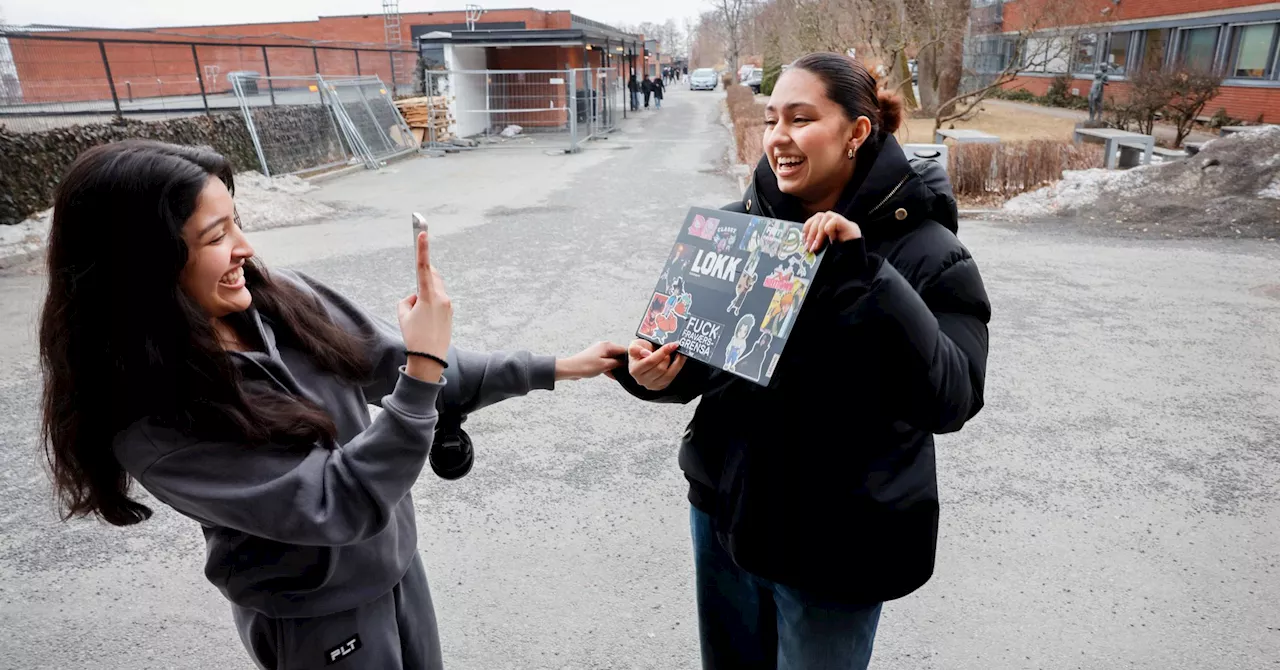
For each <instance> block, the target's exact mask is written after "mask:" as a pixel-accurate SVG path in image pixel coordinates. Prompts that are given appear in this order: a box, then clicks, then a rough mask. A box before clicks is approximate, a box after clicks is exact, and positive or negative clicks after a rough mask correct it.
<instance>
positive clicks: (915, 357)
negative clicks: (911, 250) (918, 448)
mask: <svg viewBox="0 0 1280 670" xmlns="http://www.w3.org/2000/svg"><path fill="white" fill-rule="evenodd" d="M952 239H954V238H952ZM853 244H854V245H855V246H856V247H857V248H856V249H842V250H841V251H842V252H844V253H841V254H840V261H842V262H843V263H844V264H848V265H852V264H862V265H863V267H862V268H861V271H856V270H855V271H853V272H851V273H849V274H844V273H843V272H842V274H844V276H858V277H861V281H852V282H846V283H845V284H844V285H842V286H841V288H840V289H839V290H837V291H836V292H835V294H834V295H833V301H834V302H835V304H834V305H833V307H835V308H836V309H837V310H838V311H839V313H840V322H841V323H842V324H844V325H845V326H846V327H847V328H848V331H847V332H848V335H849V336H850V337H849V339H848V340H846V342H849V343H850V344H852V345H853V346H854V347H855V351H854V352H852V356H853V359H854V360H860V361H864V362H867V363H868V364H869V365H870V366H872V367H873V368H874V370H875V374H874V378H876V379H877V383H878V385H879V387H878V388H877V394H878V395H879V402H881V403H883V405H884V407H883V408H884V409H885V410H886V411H887V412H889V413H890V415H891V416H893V417H894V418H895V419H900V420H902V421H905V422H907V423H909V424H910V425H912V426H914V427H915V428H917V429H919V430H925V431H929V432H931V433H949V432H953V431H957V430H960V428H961V427H963V426H964V424H965V422H966V421H968V420H969V419H971V418H973V416H974V415H976V414H977V413H978V411H979V410H981V409H982V406H983V386H984V383H985V379H986V369H987V323H988V322H989V321H990V319H991V305H990V302H989V300H988V299H987V293H986V289H985V288H984V287H983V284H982V277H981V276H980V275H979V273H978V266H977V264H976V263H975V262H974V260H973V258H972V257H971V256H970V255H969V252H968V251H967V250H965V249H964V247H963V246H961V245H959V243H958V241H957V242H955V244H954V247H953V248H951V249H949V250H947V252H946V254H945V255H944V256H942V257H941V258H939V257H937V256H935V257H934V259H933V261H932V262H933V263H934V264H935V265H936V270H934V271H932V272H930V273H928V274H926V275H924V276H925V278H924V279H923V280H922V281H921V283H920V285H919V286H912V285H911V284H910V283H909V282H908V281H907V280H906V279H905V278H904V277H903V276H902V274H901V273H899V272H898V270H897V269H896V268H895V267H894V266H893V265H892V264H890V263H888V262H886V261H885V260H883V259H882V258H880V257H879V256H876V255H874V254H865V253H864V252H862V249H861V244H860V242H855V243H853ZM842 246H846V245H842ZM846 270H854V268H852V267H847V268H846Z"/></svg>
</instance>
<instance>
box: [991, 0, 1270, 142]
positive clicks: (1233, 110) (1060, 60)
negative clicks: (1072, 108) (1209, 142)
mask: <svg viewBox="0 0 1280 670" xmlns="http://www.w3.org/2000/svg"><path fill="white" fill-rule="evenodd" d="M1064 6H1065V7H1068V8H1069V11H1061V8H1063V7H1064ZM972 7H973V9H972V13H971V17H970V33H971V37H970V38H969V44H968V45H966V51H967V54H968V55H969V58H970V63H978V64H979V67H977V68H975V69H976V70H977V71H978V72H982V71H984V70H985V71H986V72H988V73H990V72H997V71H999V70H1000V69H1002V68H1003V66H1004V64H1005V63H1007V62H1008V59H1009V58H1010V57H1011V56H1012V53H1013V48H1012V46H1013V41H1014V40H1015V36H1017V35H1019V34H1022V33H1024V32H1026V31H1029V30H1031V29H1033V28H1037V29H1038V28H1040V27H1041V26H1044V28H1045V29H1044V30H1043V32H1042V33H1037V34H1038V35H1039V36H1033V37H1032V38H1031V39H1030V40H1029V41H1028V43H1027V44H1026V45H1025V49H1023V59H1024V62H1028V63H1029V67H1028V69H1027V70H1026V71H1024V72H1022V73H1020V75H1019V76H1018V78H1017V79H1015V80H1014V81H1013V82H1011V83H1010V84H1008V85H1007V86H1006V87H1005V88H1007V89H1019V88H1021V89H1026V90H1028V91H1030V92H1032V93H1035V94H1037V95H1044V94H1045V93H1046V92H1047V91H1048V89H1049V86H1050V84H1051V82H1052V81H1053V78H1054V77H1057V76H1060V75H1063V74H1066V75H1069V76H1070V77H1071V80H1070V84H1069V88H1070V89H1074V90H1075V91H1078V94H1079V95H1088V91H1089V86H1090V85H1091V84H1092V80H1093V76H1094V74H1095V72H1096V68H1097V67H1099V64H1101V63H1110V64H1111V66H1112V70H1111V75H1110V76H1109V80H1108V84H1107V87H1106V96H1107V97H1108V98H1112V97H1115V96H1126V95H1128V93H1129V90H1130V83H1129V82H1128V81H1127V75H1130V74H1132V73H1133V72H1136V71H1138V70H1139V69H1140V68H1157V67H1186V68H1191V69H1201V70H1205V69H1213V70H1216V71H1218V72H1221V73H1222V74H1223V76H1224V80H1223V84H1222V88H1221V92H1220V93H1219V95H1218V96H1217V97H1216V98H1214V99H1213V100H1212V101H1211V102H1210V103H1209V105H1208V106H1207V107H1206V108H1205V112H1204V113H1205V115H1211V114H1213V113H1214V112H1215V111H1216V110H1217V109H1219V108H1222V109H1225V110H1226V113H1227V114H1228V115H1229V116H1230V117H1232V118H1233V119H1239V120H1242V121H1245V122H1248V123H1252V122H1257V121H1263V122H1270V123H1280V2H1265V1H1263V0H1067V1H1066V2H1065V3H1064V0H1003V1H1002V0H973V3H972ZM983 65H985V67H982V66H983Z"/></svg>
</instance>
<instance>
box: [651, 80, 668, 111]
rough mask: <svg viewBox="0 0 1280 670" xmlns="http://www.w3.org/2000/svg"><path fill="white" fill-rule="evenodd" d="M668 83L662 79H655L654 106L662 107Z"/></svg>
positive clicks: (656, 107)
mask: <svg viewBox="0 0 1280 670" xmlns="http://www.w3.org/2000/svg"><path fill="white" fill-rule="evenodd" d="M666 91H667V85H666V84H665V83H663V81H662V79H654V80H653V106H654V108H655V109H662V97H663V96H664V95H665V94H666Z"/></svg>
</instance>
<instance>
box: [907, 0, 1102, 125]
mask: <svg viewBox="0 0 1280 670" xmlns="http://www.w3.org/2000/svg"><path fill="white" fill-rule="evenodd" d="M1084 11H1087V8H1084V9H1082V8H1081V6H1080V5H1077V4H1076V3H1070V2H1059V3H1052V2H1048V3H1042V4H1041V5H1039V6H1038V12H1037V14H1036V15H1035V16H1026V17H1024V21H1025V23H1024V25H1023V27H1022V28H1021V29H1020V30H1018V31H1017V32H1004V33H1001V34H999V35H993V36H988V38H989V39H998V40H1001V44H1002V45H1003V48H1004V49H1005V51H1006V54H1007V60H1006V61H1005V63H1004V66H1003V67H1002V68H1001V69H1000V70H998V71H996V72H993V73H992V72H988V73H985V77H986V79H987V81H986V83H985V84H981V85H979V86H977V87H975V88H973V89H971V90H966V91H957V92H956V93H955V94H953V95H952V96H951V97H949V98H943V99H941V100H939V101H938V102H939V104H938V105H937V108H936V112H935V114H934V123H933V127H934V129H935V130H936V129H938V128H941V127H942V124H944V123H949V122H951V121H956V120H965V119H968V118H971V117H972V115H973V114H974V113H976V110H977V109H978V106H979V105H981V104H982V101H983V100H986V99H987V98H988V97H990V96H991V94H992V93H993V92H994V91H995V90H996V89H1000V88H1003V87H1004V86H1005V85H1006V84H1009V83H1011V82H1012V81H1013V80H1014V79H1016V78H1017V77H1018V75H1020V74H1021V73H1022V72H1025V71H1028V70H1038V71H1047V72H1055V71H1059V70H1060V71H1061V72H1062V73H1067V71H1068V70H1070V69H1071V68H1070V66H1069V63H1070V62H1071V51H1072V49H1073V48H1074V47H1075V45H1076V43H1077V41H1078V40H1079V39H1080V36H1081V31H1082V30H1083V29H1082V28H1080V27H1079V26H1080V24H1081V23H1083V21H1082V20H1081V19H1082V17H1083V15H1084ZM1059 26H1068V27H1065V28H1063V27H1059ZM1073 26H1074V27H1073ZM963 72H964V70H963V67H962V68H961V74H963ZM923 77H924V75H923V72H922V73H921V81H922V82H923ZM923 95H924V87H923V86H921V97H923Z"/></svg>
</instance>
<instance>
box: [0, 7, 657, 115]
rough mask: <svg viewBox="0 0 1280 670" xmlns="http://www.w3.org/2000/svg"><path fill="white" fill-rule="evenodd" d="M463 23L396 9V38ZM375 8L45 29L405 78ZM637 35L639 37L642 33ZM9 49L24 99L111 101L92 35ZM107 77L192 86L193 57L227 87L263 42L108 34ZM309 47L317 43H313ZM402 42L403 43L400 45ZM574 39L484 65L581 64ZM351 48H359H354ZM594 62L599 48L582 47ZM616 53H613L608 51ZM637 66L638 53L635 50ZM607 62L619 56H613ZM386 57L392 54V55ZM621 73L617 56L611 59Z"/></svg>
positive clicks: (286, 67) (560, 16)
mask: <svg viewBox="0 0 1280 670" xmlns="http://www.w3.org/2000/svg"><path fill="white" fill-rule="evenodd" d="M572 20H573V19H572V15H571V14H570V12H567V11H542V10H537V9H494V10H490V11H488V12H486V13H485V14H484V16H483V17H482V19H481V22H480V24H479V27H481V28H483V27H484V24H486V23H489V24H493V23H523V24H524V25H525V28H526V29H529V30H555V29H560V30H564V29H569V28H571V27H572ZM465 22H466V15H465V12H463V11H444V12H417V13H409V14H402V15H401V17H400V24H401V31H402V39H403V44H405V45H409V44H411V43H412V39H411V35H410V30H411V27H412V26H421V25H450V24H462V23H465ZM383 33H384V28H383V17H382V15H381V14H366V15H354V16H330V17H320V18H319V19H317V20H315V21H295V22H288V23H251V24H234V25H221V26H190V27H176V28H162V29H155V30H91V31H73V32H59V33H51V34H47V36H49V37H67V38H85V39H94V40H96V39H103V40H145V41H148V42H190V41H196V42H199V41H211V42H224V43H225V42H235V43H250V44H254V45H259V44H267V45H278V46H270V47H268V48H267V49H266V51H267V54H266V55H267V58H266V60H267V61H268V62H269V65H270V74H271V75H272V76H288V75H313V74H315V73H316V72H317V71H318V72H319V73H321V74H329V75H354V74H364V75H378V76H380V77H382V79H383V80H384V81H387V82H390V81H392V80H393V77H392V70H393V69H394V71H395V77H394V79H395V81H397V82H400V83H401V84H404V83H406V82H407V81H408V80H409V77H410V76H411V75H410V74H409V73H410V72H412V69H413V67H414V66H415V64H416V62H417V57H416V55H415V54H414V53H403V54H395V55H391V54H388V53H386V52H384V51H373V50H366V51H360V50H359V49H360V48H363V49H376V50H382V49H384V46H383V43H384V35H383ZM640 44H643V40H642V39H641V41H640ZM9 46H10V50H11V52H12V55H13V62H14V66H15V68H16V70H17V74H18V80H19V82H20V85H21V89H22V102H25V103H45V102H68V101H91V100H110V98H111V91H110V87H109V85H108V83H107V76H106V72H105V69H104V67H103V59H102V53H101V51H100V49H99V46H98V43H97V42H74V41H61V40H56V41H55V40H43V39H42V40H35V39H23V38H10V39H9ZM105 46H106V51H107V61H108V62H109V63H110V67H111V79H112V80H113V81H114V82H115V83H116V88H117V94H118V95H119V96H120V98H121V99H122V100H128V99H130V98H131V97H132V98H147V97H159V96H177V95H198V94H199V93H200V81H199V78H198V77H197V76H196V75H197V71H196V66H195V64H196V59H198V61H199V64H200V66H201V67H200V69H201V72H200V74H201V76H202V77H203V78H204V79H205V82H204V85H205V90H206V92H208V93H225V92H227V91H229V90H230V84H229V82H227V80H226V74H227V73H228V72H234V71H237V70H250V71H255V72H258V73H261V74H266V69H267V63H264V58H263V49H262V48H260V47H258V46H253V47H234V46H208V45H200V46H198V47H197V48H196V55H195V58H193V56H192V53H191V47H190V46H189V45H188V44H182V45H173V46H168V45H164V44H131V43H121V42H107V43H106V45H105ZM313 46H319V47H322V48H317V49H314V50H313V49H312V47H313ZM407 48H408V47H407V46H406V49H407ZM582 51H583V50H582V49H581V47H574V48H567V47H519V48H515V49H493V50H491V52H492V55H491V57H490V63H489V67H490V68H493V69H548V70H550V69H563V68H565V67H585V65H584V58H583V53H582ZM357 54H358V55H357ZM588 54H592V56H591V61H592V64H593V66H594V67H599V66H600V63H601V61H602V60H603V58H602V52H601V51H599V50H592V51H589V52H588ZM614 55H616V56H621V54H614ZM636 59H637V63H636V67H637V69H638V68H640V67H641V66H642V64H643V62H644V54H643V53H641V54H640V55H639V56H637V57H636ZM614 60H615V62H616V61H618V60H621V58H615V59H614ZM393 61H394V62H393ZM618 69H619V73H620V75H625V72H626V70H625V69H624V65H622V64H619V65H618Z"/></svg>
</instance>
